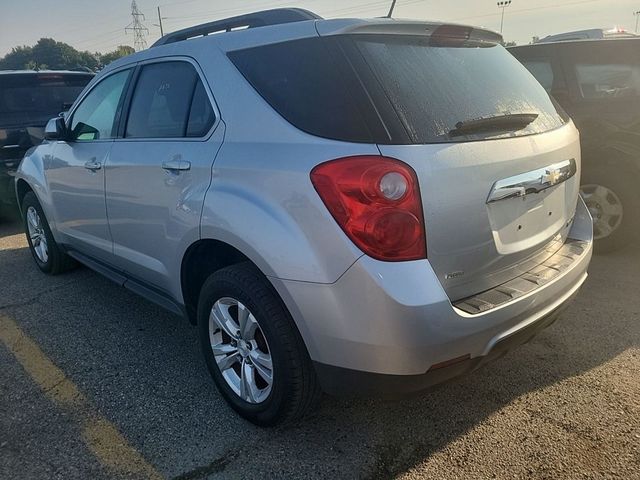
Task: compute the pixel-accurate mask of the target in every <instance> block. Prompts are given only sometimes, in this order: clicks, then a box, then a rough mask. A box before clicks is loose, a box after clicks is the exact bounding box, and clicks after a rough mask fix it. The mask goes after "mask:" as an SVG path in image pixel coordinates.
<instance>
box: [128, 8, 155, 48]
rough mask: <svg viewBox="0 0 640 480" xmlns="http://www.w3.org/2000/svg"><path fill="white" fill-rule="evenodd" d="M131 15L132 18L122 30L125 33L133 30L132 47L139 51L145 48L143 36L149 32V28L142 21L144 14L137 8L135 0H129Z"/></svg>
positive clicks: (145, 42) (145, 43)
mask: <svg viewBox="0 0 640 480" xmlns="http://www.w3.org/2000/svg"><path fill="white" fill-rule="evenodd" d="M131 17H132V18H133V20H132V21H131V23H130V24H129V25H127V26H126V27H125V29H124V31H125V33H127V32H129V31H132V32H133V48H134V49H135V50H136V52H139V51H140V50H144V49H145V48H147V40H146V39H145V37H146V36H147V34H148V33H149V29H148V28H147V27H145V26H144V24H143V23H142V21H143V20H145V18H144V14H143V13H141V12H140V10H138V5H137V4H136V0H133V1H132V2H131Z"/></svg>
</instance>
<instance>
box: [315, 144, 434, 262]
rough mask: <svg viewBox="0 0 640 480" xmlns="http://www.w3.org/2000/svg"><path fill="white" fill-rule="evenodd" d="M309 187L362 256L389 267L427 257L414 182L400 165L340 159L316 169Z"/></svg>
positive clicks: (367, 159) (374, 159) (379, 159)
mask: <svg viewBox="0 0 640 480" xmlns="http://www.w3.org/2000/svg"><path fill="white" fill-rule="evenodd" d="M311 182H312V183H313V186H314V187H315V189H316V191H317V192H318V194H319V195H320V198H321V199H322V201H323V202H324V204H325V205H326V206H327V208H328V209H329V212H330V213H331V215H333V218H335V220H336V222H338V225H340V227H341V228H342V229H343V230H344V232H345V233H346V234H347V236H348V237H349V238H350V239H351V240H352V241H353V243H355V244H356V245H357V246H358V247H359V248H360V249H361V250H362V251H363V252H364V253H366V254H367V255H369V256H371V257H373V258H376V259H378V260H385V261H391V262H400V261H407V260H418V259H422V258H426V257H427V245H426V236H425V231H424V218H423V216H422V203H421V197H420V189H419V187H418V179H417V177H416V174H415V172H414V171H413V169H412V168H411V167H409V166H408V165H407V164H405V163H404V162H401V161H400V160H396V159H393V158H388V157H381V156H373V155H372V156H357V157H346V158H339V159H337V160H331V161H329V162H326V163H322V164H320V165H318V166H317V167H315V168H314V169H313V170H312V171H311Z"/></svg>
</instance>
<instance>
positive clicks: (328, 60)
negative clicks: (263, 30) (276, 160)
mask: <svg viewBox="0 0 640 480" xmlns="http://www.w3.org/2000/svg"><path fill="white" fill-rule="evenodd" d="M229 58H230V59H231V61H232V62H233V63H234V64H235V66H236V67H237V68H238V70H240V72H241V73H242V74H243V75H244V76H245V78H246V79H247V80H248V81H249V83H251V85H252V86H253V87H254V88H255V89H256V91H257V92H258V93H259V94H260V95H262V97H264V99H265V100H266V101H267V102H268V103H269V104H270V105H271V106H272V107H273V108H274V109H275V110H276V111H277V112H278V113H279V114H280V115H282V116H283V117H284V118H285V119H286V120H288V121H289V122H290V123H291V124H293V125H294V126H296V127H297V128H299V129H300V130H304V131H305V132H308V133H311V134H313V135H316V136H319V137H326V138H332V139H336V140H346V141H353V142H372V141H374V139H373V138H372V137H371V134H370V133H369V131H368V129H367V126H366V124H365V122H364V119H363V117H362V114H361V113H360V111H359V110H358V107H357V105H356V104H355V102H354V100H353V98H352V97H351V96H350V95H349V92H348V91H347V89H346V87H345V79H344V78H343V77H342V76H341V72H340V71H339V69H338V66H337V64H336V62H335V60H334V58H333V56H332V54H331V52H330V50H329V49H328V47H326V46H325V42H322V41H321V39H318V38H311V39H304V40H296V41H292V42H285V43H278V44H273V45H266V46H262V47H255V48H250V49H246V50H239V51H235V52H231V53H229Z"/></svg>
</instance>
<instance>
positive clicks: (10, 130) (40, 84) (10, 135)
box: [0, 70, 93, 210]
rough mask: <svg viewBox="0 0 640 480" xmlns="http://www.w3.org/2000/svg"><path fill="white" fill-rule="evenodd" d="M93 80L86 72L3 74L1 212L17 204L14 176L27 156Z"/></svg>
mask: <svg viewBox="0 0 640 480" xmlns="http://www.w3.org/2000/svg"><path fill="white" fill-rule="evenodd" d="M92 78H93V74H92V73H86V72H67V71H38V72H36V71H30V70H29V71H0V210H7V209H11V207H12V205H15V203H16V200H15V196H16V195H15V191H14V185H13V176H14V174H15V171H16V169H17V168H18V164H19V163H20V160H22V157H23V156H24V154H25V152H26V151H27V150H28V149H29V148H31V147H32V146H34V145H37V144H39V143H40V142H41V141H42V138H43V131H44V126H45V125H46V123H47V121H48V120H50V119H51V117H55V116H56V115H58V114H59V113H60V112H62V111H64V110H67V109H68V108H69V107H70V106H71V104H72V103H73V101H74V100H75V99H76V97H77V96H78V94H79V93H80V92H81V91H82V89H83V88H84V87H85V85H87V83H89V81H90V80H91V79H92Z"/></svg>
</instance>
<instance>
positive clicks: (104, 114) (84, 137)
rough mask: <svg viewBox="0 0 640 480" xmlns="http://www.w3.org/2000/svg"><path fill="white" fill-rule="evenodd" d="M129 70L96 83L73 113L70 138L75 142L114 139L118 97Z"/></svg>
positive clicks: (120, 95) (120, 94)
mask: <svg viewBox="0 0 640 480" xmlns="http://www.w3.org/2000/svg"><path fill="white" fill-rule="evenodd" d="M129 73H130V70H123V71H121V72H118V73H114V74H113V75H111V76H109V77H107V78H105V79H104V80H102V81H101V82H100V83H98V84H97V85H96V86H95V87H94V88H93V89H92V90H91V91H90V92H89V94H88V95H87V96H86V97H85V98H84V100H82V103H80V105H79V106H78V108H77V109H76V110H75V112H74V113H73V117H72V118H71V138H72V139H73V140H76V141H92V140H105V139H110V138H114V137H115V120H116V113H117V111H118V105H119V103H120V97H122V92H123V91H124V87H125V85H126V83H127V78H128V77H129Z"/></svg>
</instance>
